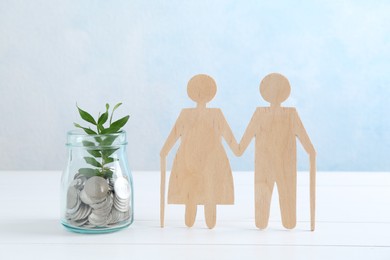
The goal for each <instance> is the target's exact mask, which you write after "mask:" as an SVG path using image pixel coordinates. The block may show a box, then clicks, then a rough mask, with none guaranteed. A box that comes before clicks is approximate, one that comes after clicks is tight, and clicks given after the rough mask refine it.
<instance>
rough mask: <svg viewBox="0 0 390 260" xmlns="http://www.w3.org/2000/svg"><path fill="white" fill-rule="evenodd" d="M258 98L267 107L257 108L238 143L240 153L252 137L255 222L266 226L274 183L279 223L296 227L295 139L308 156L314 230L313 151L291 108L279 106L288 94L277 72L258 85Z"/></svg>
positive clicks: (261, 226) (296, 114)
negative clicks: (279, 217)
mask: <svg viewBox="0 0 390 260" xmlns="http://www.w3.org/2000/svg"><path fill="white" fill-rule="evenodd" d="M260 93H261V96H262V97H263V98H264V99H265V100H266V101H268V102H269V103H270V104H271V106H270V107H258V108H257V109H256V111H255V113H254V114H253V117H252V119H251V121H250V123H249V125H248V127H247V129H246V130H245V133H244V136H243V137H242V139H241V142H240V154H242V153H243V152H244V151H245V149H246V148H247V147H248V145H249V143H250V142H251V140H252V138H255V220H256V226H257V227H258V228H260V229H264V228H266V227H267V225H268V219H269V211H270V202H271V196H272V191H273V187H274V184H275V183H276V185H277V186H278V192H279V204H280V210H281V215H282V223H283V226H284V227H285V228H288V229H291V228H294V227H295V225H296V186H297V168H296V137H298V139H299V141H300V142H301V143H302V146H303V148H304V149H305V151H306V152H307V153H308V154H309V156H310V199H311V201H310V205H311V230H314V212H315V211H314V209H315V156H316V152H315V150H314V147H313V145H312V143H311V142H310V139H309V136H308V135H307V133H306V130H305V128H304V127H303V124H302V122H301V120H300V118H299V116H298V113H297V111H296V110H295V108H287V107H282V106H281V103H282V102H283V101H285V100H286V99H287V98H288V96H289V95H290V83H289V82H288V80H287V78H285V77H284V76H283V75H281V74H278V73H272V74H269V75H267V76H266V77H265V78H264V79H263V80H262V81H261V84H260Z"/></svg>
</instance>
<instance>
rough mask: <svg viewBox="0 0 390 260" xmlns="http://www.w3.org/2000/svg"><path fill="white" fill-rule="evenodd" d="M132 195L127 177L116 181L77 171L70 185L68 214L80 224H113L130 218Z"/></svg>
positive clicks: (101, 225) (85, 226)
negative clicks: (87, 176) (88, 175)
mask: <svg viewBox="0 0 390 260" xmlns="http://www.w3.org/2000/svg"><path fill="white" fill-rule="evenodd" d="M130 195H131V190H130V184H129V182H128V180H127V179H126V178H124V177H118V178H117V179H116V180H115V181H114V180H113V179H108V180H106V179H104V178H102V177H99V176H94V177H91V178H88V179H87V178H86V177H85V176H82V175H80V174H76V175H75V178H74V180H73V181H72V182H71V183H70V185H69V187H68V192H67V201H66V207H67V209H66V216H65V217H66V219H67V221H68V222H69V224H71V225H74V226H77V227H83V228H96V227H112V226H113V225H115V224H116V223H118V222H121V221H124V220H128V219H129V218H130V215H131V214H130V212H131V208H130Z"/></svg>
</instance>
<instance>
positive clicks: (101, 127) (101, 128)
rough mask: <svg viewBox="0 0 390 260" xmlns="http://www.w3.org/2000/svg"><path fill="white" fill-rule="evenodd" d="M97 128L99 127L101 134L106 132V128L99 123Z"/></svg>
mask: <svg viewBox="0 0 390 260" xmlns="http://www.w3.org/2000/svg"><path fill="white" fill-rule="evenodd" d="M97 127H98V129H99V131H100V133H101V132H102V131H103V130H104V126H103V125H99V123H98V125H97Z"/></svg>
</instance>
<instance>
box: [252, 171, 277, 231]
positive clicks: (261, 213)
mask: <svg viewBox="0 0 390 260" xmlns="http://www.w3.org/2000/svg"><path fill="white" fill-rule="evenodd" d="M273 188H274V180H273V178H271V176H270V174H269V173H268V172H267V171H260V170H256V172H255V222H256V227H258V228H260V229H265V228H266V227H267V226H268V220H269V211H270V206H271V197H272V191H273Z"/></svg>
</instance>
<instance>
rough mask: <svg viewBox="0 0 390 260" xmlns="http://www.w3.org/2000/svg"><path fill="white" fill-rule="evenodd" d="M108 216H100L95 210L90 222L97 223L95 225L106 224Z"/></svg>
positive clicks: (89, 218) (90, 216) (89, 219)
mask: <svg viewBox="0 0 390 260" xmlns="http://www.w3.org/2000/svg"><path fill="white" fill-rule="evenodd" d="M107 218H108V216H99V215H96V214H94V213H93V212H92V213H91V215H89V217H88V221H89V223H91V224H93V225H95V226H100V227H101V226H104V225H105V223H106V221H107Z"/></svg>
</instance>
